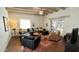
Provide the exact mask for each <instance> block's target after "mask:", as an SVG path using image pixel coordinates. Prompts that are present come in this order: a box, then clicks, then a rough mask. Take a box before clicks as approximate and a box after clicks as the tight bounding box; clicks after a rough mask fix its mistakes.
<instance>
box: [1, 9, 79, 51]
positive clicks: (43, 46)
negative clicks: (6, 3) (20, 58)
mask: <svg viewBox="0 0 79 59" xmlns="http://www.w3.org/2000/svg"><path fill="white" fill-rule="evenodd" d="M3 16H4V17H3ZM5 18H8V21H9V23H8V24H9V25H8V26H9V27H7V25H5V24H4V23H5V22H3V19H4V20H5ZM0 19H1V20H0V24H1V26H0V37H1V38H0V40H1V41H0V44H1V45H0V48H1V50H0V51H6V52H7V51H8V52H22V51H24V52H28V51H29V52H32V51H36V52H64V51H65V42H63V40H64V39H63V37H64V35H66V33H72V30H73V28H78V27H79V26H78V24H79V22H78V19H79V8H78V7H75V8H74V7H19V8H18V7H6V8H4V7H0ZM26 23H27V24H26ZM4 25H5V26H4ZM6 27H7V28H6ZM26 28H27V29H28V28H33V29H34V32H33V33H32V34H33V36H40V37H41V38H40V39H41V40H40V42H39V44H37V45H38V46H37V47H36V48H35V49H32V47H31V48H28V44H27V42H25V41H24V43H26V44H27V45H26V44H24V46H22V45H21V42H18V40H19V41H20V36H21V35H23V33H24V34H26V33H27V29H26ZM44 30H45V35H44ZM20 32H21V33H22V34H20ZM51 32H55V33H57V35H56V34H54V33H53V34H54V35H52V36H51V34H52V33H51ZM58 33H60V34H59V35H58ZM3 35H4V37H3ZM58 36H60V37H61V38H60V40H59V37H58ZM18 37H19V39H18ZM23 37H25V36H23ZM50 37H55V38H52V39H53V40H50V39H51V38H50ZM49 38H50V39H49ZM17 39H18V40H17ZM21 39H22V38H21ZM56 39H57V41H56ZM16 40H17V41H16ZM12 42H13V43H12ZM18 43H19V45H18ZM32 43H33V42H32ZM12 46H13V47H12ZM17 46H19V47H17ZM25 46H26V47H25ZM52 46H53V47H52ZM70 49H71V48H70ZM72 52H74V51H72Z"/></svg>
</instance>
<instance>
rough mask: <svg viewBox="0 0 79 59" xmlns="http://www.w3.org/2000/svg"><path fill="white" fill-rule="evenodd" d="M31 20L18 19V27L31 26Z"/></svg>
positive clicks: (25, 27)
mask: <svg viewBox="0 0 79 59" xmlns="http://www.w3.org/2000/svg"><path fill="white" fill-rule="evenodd" d="M30 22H31V21H30V20H29V19H20V28H21V29H27V28H31V23H30Z"/></svg>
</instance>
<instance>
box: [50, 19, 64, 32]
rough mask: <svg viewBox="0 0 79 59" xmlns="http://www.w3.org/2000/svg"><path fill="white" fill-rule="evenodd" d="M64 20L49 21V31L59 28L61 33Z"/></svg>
mask: <svg viewBox="0 0 79 59" xmlns="http://www.w3.org/2000/svg"><path fill="white" fill-rule="evenodd" d="M63 27H64V21H63V20H56V19H55V20H52V21H51V31H57V30H59V31H60V32H61V33H62V32H63Z"/></svg>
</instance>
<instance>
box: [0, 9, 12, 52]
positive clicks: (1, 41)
mask: <svg viewBox="0 0 79 59" xmlns="http://www.w3.org/2000/svg"><path fill="white" fill-rule="evenodd" d="M3 16H5V17H8V13H7V11H6V9H5V8H3V7H0V52H1V51H5V49H6V47H7V45H8V42H9V40H10V38H11V36H10V31H7V32H5V30H4V23H3Z"/></svg>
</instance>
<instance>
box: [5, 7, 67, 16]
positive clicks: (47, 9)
mask: <svg viewBox="0 0 79 59" xmlns="http://www.w3.org/2000/svg"><path fill="white" fill-rule="evenodd" d="M65 8H66V7H7V8H6V9H7V10H8V12H13V13H25V14H34V15H40V14H39V12H40V11H43V12H44V13H43V14H42V15H46V14H48V13H53V12H57V11H59V10H60V9H63V10H64V9H65Z"/></svg>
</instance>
